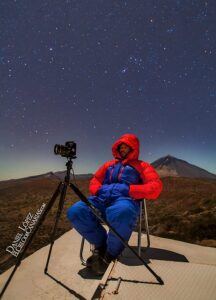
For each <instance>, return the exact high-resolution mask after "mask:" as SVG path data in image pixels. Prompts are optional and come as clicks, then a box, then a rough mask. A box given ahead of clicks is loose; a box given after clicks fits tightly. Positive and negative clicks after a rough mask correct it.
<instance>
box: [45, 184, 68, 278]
mask: <svg viewBox="0 0 216 300" xmlns="http://www.w3.org/2000/svg"><path fill="white" fill-rule="evenodd" d="M66 191H67V183H64V185H63V188H62V191H61V196H60V200H59V206H58V210H57V213H56V219H55V224H54V227H53V231H52V234H51V238H50V248H49V253H48V257H47V262H46V266H45V269H44V273H45V274H47V270H48V265H49V261H50V256H51V252H52V248H53V245H54V242H55V233H56V229H57V225H58V221H59V219H60V216H61V212H62V209H63V206H64V200H65V196H66Z"/></svg>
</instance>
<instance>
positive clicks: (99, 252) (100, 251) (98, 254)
mask: <svg viewBox="0 0 216 300" xmlns="http://www.w3.org/2000/svg"><path fill="white" fill-rule="evenodd" d="M105 252H106V246H101V247H97V248H95V249H94V250H93V254H92V255H91V256H90V257H89V258H87V260H86V267H87V268H91V267H92V264H94V263H95V262H96V261H97V260H98V259H99V258H102V257H103V256H104V254H105Z"/></svg>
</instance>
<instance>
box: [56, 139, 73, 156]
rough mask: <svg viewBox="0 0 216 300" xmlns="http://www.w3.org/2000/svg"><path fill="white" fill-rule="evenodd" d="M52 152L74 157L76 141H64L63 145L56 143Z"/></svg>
mask: <svg viewBox="0 0 216 300" xmlns="http://www.w3.org/2000/svg"><path fill="white" fill-rule="evenodd" d="M54 153H55V154H56V155H61V156H62V157H67V158H76V143H75V142H73V141H71V142H66V143H65V145H59V144H56V145H55V146H54Z"/></svg>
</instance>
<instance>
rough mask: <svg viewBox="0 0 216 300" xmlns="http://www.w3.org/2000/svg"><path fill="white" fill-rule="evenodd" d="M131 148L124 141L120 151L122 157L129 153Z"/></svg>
mask: <svg viewBox="0 0 216 300" xmlns="http://www.w3.org/2000/svg"><path fill="white" fill-rule="evenodd" d="M130 150H131V148H130V147H129V146H128V145H126V144H124V143H122V144H121V145H120V147H119V153H120V155H121V157H122V158H125V157H126V156H127V155H128V153H129V152H130Z"/></svg>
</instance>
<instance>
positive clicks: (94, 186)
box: [89, 162, 110, 196]
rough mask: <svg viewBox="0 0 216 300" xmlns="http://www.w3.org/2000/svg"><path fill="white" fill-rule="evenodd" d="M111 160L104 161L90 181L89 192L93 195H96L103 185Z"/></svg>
mask: <svg viewBox="0 0 216 300" xmlns="http://www.w3.org/2000/svg"><path fill="white" fill-rule="evenodd" d="M109 165H110V162H106V163H104V164H103V165H102V166H101V167H100V168H99V169H98V170H97V171H96V172H95V174H94V175H93V177H92V179H91V180H90V183H89V192H90V194H91V195H93V196H94V195H96V193H97V191H98V190H99V188H100V187H101V186H102V184H103V181H104V178H105V174H106V170H107V168H108V167H109Z"/></svg>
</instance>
